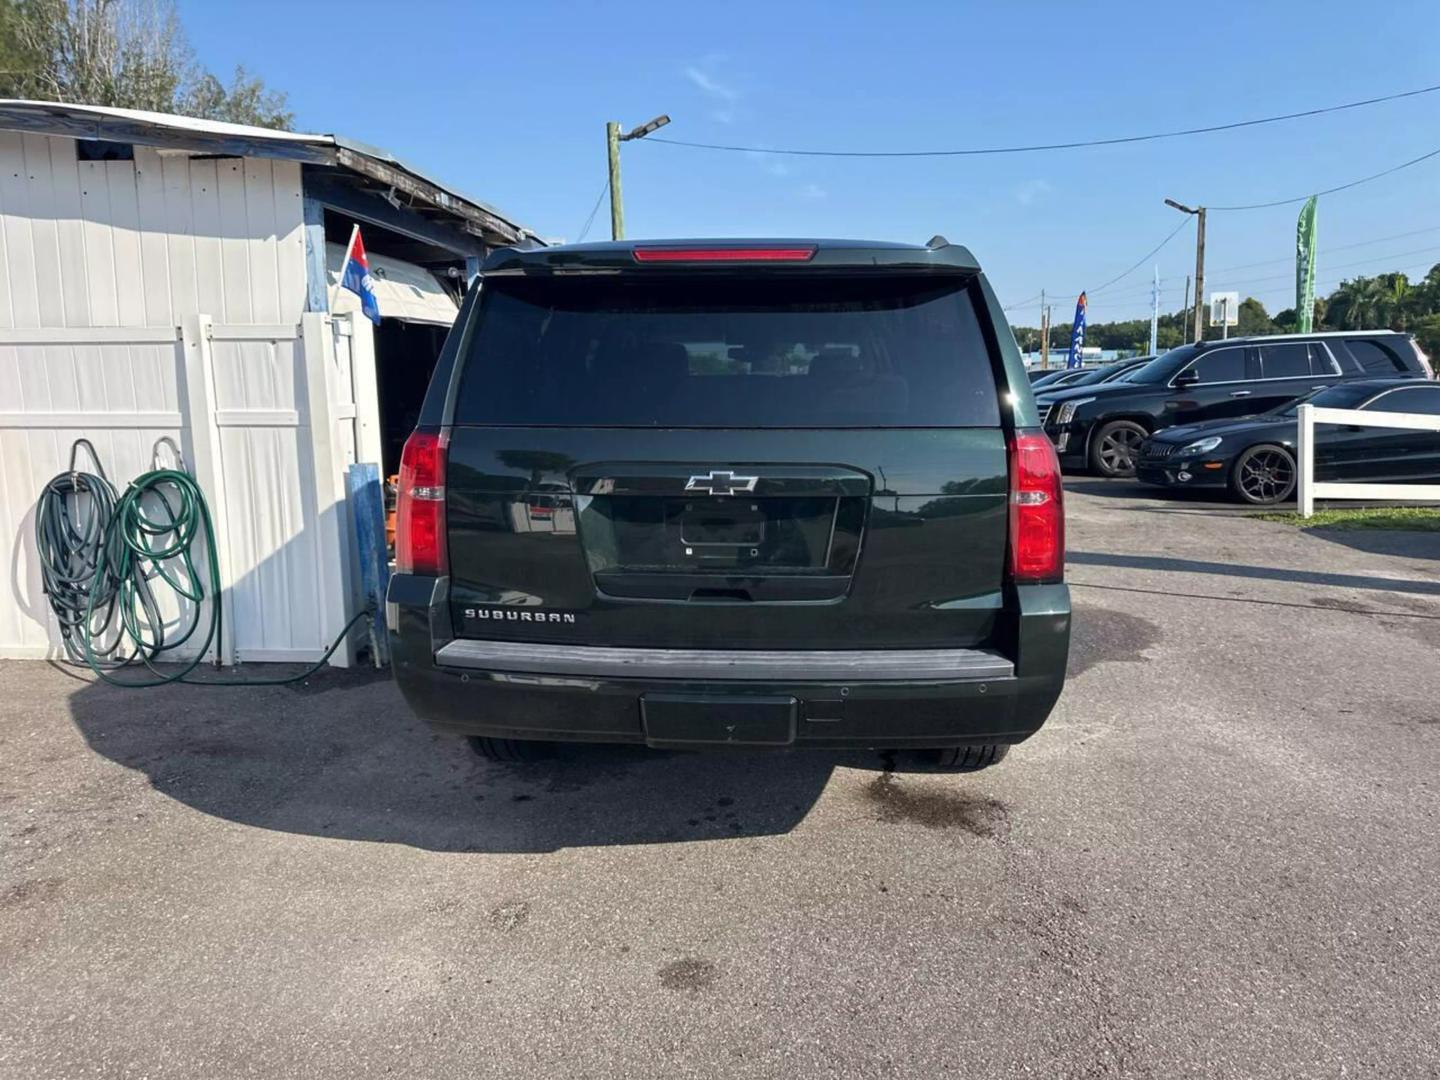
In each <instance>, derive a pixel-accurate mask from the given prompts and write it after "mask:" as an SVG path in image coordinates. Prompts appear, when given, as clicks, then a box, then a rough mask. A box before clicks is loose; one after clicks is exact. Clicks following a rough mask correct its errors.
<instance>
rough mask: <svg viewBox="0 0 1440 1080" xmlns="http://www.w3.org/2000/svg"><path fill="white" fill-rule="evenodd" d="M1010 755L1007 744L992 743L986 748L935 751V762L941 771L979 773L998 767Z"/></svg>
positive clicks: (953, 748) (957, 747)
mask: <svg viewBox="0 0 1440 1080" xmlns="http://www.w3.org/2000/svg"><path fill="white" fill-rule="evenodd" d="M1008 753H1010V744H1009V743H992V744H990V745H988V746H952V747H948V748H946V749H944V750H936V751H935V756H936V762H937V763H938V764H939V766H940V768H942V769H949V770H951V771H952V772H979V771H980V770H981V769H988V768H989V767H990V766H991V765H998V764H999V763H1000V762H1002V761H1004V760H1005V755H1006V754H1008Z"/></svg>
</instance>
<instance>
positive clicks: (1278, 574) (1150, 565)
mask: <svg viewBox="0 0 1440 1080" xmlns="http://www.w3.org/2000/svg"><path fill="white" fill-rule="evenodd" d="M1418 535H1421V536H1423V535H1424V534H1418ZM1430 542H1432V543H1435V542H1437V541H1436V539H1435V534H1433V533H1432V534H1430ZM1065 561H1066V563H1067V564H1069V565H1071V566H1111V567H1118V568H1120V569H1127V570H1159V571H1167V572H1171V573H1177V574H1215V575H1217V576H1219V577H1228V578H1248V579H1258V580H1264V581H1293V582H1299V583H1301V584H1306V585H1338V586H1341V587H1344V588H1350V589H1377V590H1379V591H1381V592H1398V593H1415V594H1418V595H1421V596H1440V580H1432V581H1423V580H1420V581H1412V580H1407V579H1404V578H1390V577H1372V576H1370V575H1368V574H1331V573H1326V572H1325V571H1323V570H1297V569H1293V568H1290V567H1284V566H1246V565H1245V564H1244V563H1220V562H1205V561H1202V560H1199V559H1176V558H1171V557H1169V556H1165V555H1122V554H1117V553H1115V552H1106V551H1067V552H1066V553H1065Z"/></svg>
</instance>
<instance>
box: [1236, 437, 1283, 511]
mask: <svg viewBox="0 0 1440 1080" xmlns="http://www.w3.org/2000/svg"><path fill="white" fill-rule="evenodd" d="M1236 481H1237V483H1238V484H1239V486H1240V490H1241V492H1242V493H1243V494H1244V495H1245V497H1246V498H1247V499H1249V500H1250V501H1251V502H1256V503H1273V502H1279V501H1280V500H1281V499H1283V498H1285V497H1286V496H1287V495H1289V494H1290V491H1291V489H1292V488H1293V487H1294V486H1295V462H1294V461H1293V460H1292V459H1291V457H1290V455H1288V454H1286V453H1285V452H1283V451H1281V450H1271V449H1260V450H1255V451H1253V452H1252V453H1250V454H1248V455H1247V456H1246V457H1245V459H1244V460H1243V461H1241V462H1240V469H1239V475H1238V476H1237V477H1236Z"/></svg>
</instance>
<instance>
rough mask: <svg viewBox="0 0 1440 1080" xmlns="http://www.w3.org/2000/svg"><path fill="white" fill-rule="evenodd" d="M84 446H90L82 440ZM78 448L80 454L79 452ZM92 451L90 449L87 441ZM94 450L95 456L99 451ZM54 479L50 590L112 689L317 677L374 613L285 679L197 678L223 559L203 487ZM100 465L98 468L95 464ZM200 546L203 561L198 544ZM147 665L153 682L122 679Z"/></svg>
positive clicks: (180, 477) (212, 633) (63, 620)
mask: <svg viewBox="0 0 1440 1080" xmlns="http://www.w3.org/2000/svg"><path fill="white" fill-rule="evenodd" d="M80 442H82V443H85V441H84V440H80ZM78 445H79V444H78V443H77V448H78ZM85 445H86V446H87V447H89V444H88V443H85ZM90 454H91V457H92V458H93V457H94V456H95V453H94V448H93V447H90ZM74 455H75V451H74V450H72V453H71V463H70V464H71V471H70V472H68V473H61V474H60V475H59V476H56V477H55V478H54V479H53V480H51V481H50V483H48V484H46V485H45V488H44V489H43V491H42V492H41V494H40V502H39V505H38V507H37V509H36V514H35V529H36V543H37V546H38V548H39V551H40V566H41V577H42V578H43V580H44V583H45V593H46V596H47V597H48V598H49V601H50V606H51V608H52V610H54V612H55V615H56V618H57V620H58V621H59V624H60V634H61V639H62V641H63V643H64V647H65V652H66V654H67V655H68V656H69V657H70V658H71V659H72V660H75V661H77V662H81V661H83V662H84V663H86V664H88V665H89V667H90V669H91V670H92V671H94V672H95V674H96V675H98V676H99V677H100V678H102V679H104V680H105V681H106V682H108V683H110V684H112V685H114V686H124V687H152V686H164V685H165V684H167V683H176V682H189V683H195V684H198V685H206V686H282V685H285V684H287V683H295V682H299V681H301V680H302V679H306V678H308V677H310V676H311V675H313V674H314V673H315V672H316V671H318V670H319V669H320V668H321V667H322V666H323V665H324V664H325V662H326V661H327V660H329V659H330V657H331V656H332V655H334V653H335V650H336V649H338V648H339V647H340V644H341V642H343V641H344V640H345V637H346V635H348V634H349V633H350V631H351V629H353V628H354V626H355V624H356V623H358V622H359V621H360V620H361V619H363V618H365V617H367V616H368V615H370V614H372V613H373V611H372V610H371V609H367V610H364V611H361V612H359V613H357V614H356V615H355V617H354V618H352V619H351V620H350V621H349V622H348V623H346V625H345V628H344V629H343V630H342V631H341V632H340V635H339V636H338V637H337V638H336V639H335V640H334V641H333V642H332V643H331V645H330V647H329V648H328V649H326V650H325V653H324V655H322V656H321V657H320V659H319V660H317V661H315V663H314V664H312V665H310V666H309V667H308V668H306V669H305V670H304V671H301V672H300V673H298V674H296V675H287V676H282V677H279V678H251V677H246V678H240V679H233V678H221V677H212V678H203V679H200V678H191V677H190V676H191V673H192V672H194V670H195V669H196V668H197V667H198V666H199V665H200V663H201V661H202V660H203V659H204V656H205V653H206V652H208V651H209V649H210V646H211V645H212V644H214V643H215V642H216V641H217V640H219V639H220V634H221V630H222V627H223V618H224V616H223V613H222V609H221V604H220V589H221V583H220V563H219V560H218V558H217V557H216V554H215V527H214V524H213V522H212V521H211V518H210V507H209V506H208V504H207V503H206V502H205V495H204V493H203V492H202V491H201V490H200V486H199V484H197V483H196V482H195V478H194V477H192V476H191V475H190V474H189V473H187V472H184V471H182V470H180V469H155V470H154V471H152V472H148V473H145V474H144V475H143V476H140V477H138V478H137V479H136V480H134V481H133V482H131V484H130V486H129V487H127V488H126V489H125V492H124V494H123V495H121V496H119V498H116V496H115V489H114V488H113V487H112V486H111V485H110V482H109V481H108V480H107V479H106V478H105V476H104V473H103V471H102V472H101V473H100V474H98V475H96V474H91V473H83V472H78V471H76V470H75V456H74ZM96 467H97V468H98V467H99V464H98V461H97V463H96ZM197 542H198V543H199V544H200V545H201V547H202V548H203V556H201V557H200V558H199V560H198V562H197V557H196V544H197ZM159 588H164V589H167V590H169V592H170V593H171V594H173V597H174V600H175V604H174V606H177V607H178V608H179V610H180V615H179V617H178V619H176V620H174V625H170V624H169V620H167V618H166V616H165V614H164V611H165V608H166V606H167V605H165V604H162V602H161V600H160V597H159V596H157V589H159ZM202 624H203V626H204V633H203V635H201V636H200V638H199V640H198V642H197V643H196V644H195V645H194V646H193V648H194V655H193V656H192V657H191V658H190V659H188V660H185V661H181V662H180V666H179V667H178V668H175V669H173V670H168V671H167V670H162V669H161V668H159V667H157V666H156V665H157V664H159V663H161V662H163V661H164V659H165V654H167V653H171V652H173V651H174V650H176V649H179V648H180V647H181V646H183V645H185V644H186V643H188V642H191V641H192V640H194V639H195V638H196V635H197V632H198V631H199V630H200V628H201V626H202ZM136 665H143V666H144V667H145V668H146V669H148V671H149V672H150V676H151V677H149V678H140V679H136V678H122V677H117V676H116V675H115V674H114V672H115V671H116V670H117V669H120V668H127V667H133V666H136Z"/></svg>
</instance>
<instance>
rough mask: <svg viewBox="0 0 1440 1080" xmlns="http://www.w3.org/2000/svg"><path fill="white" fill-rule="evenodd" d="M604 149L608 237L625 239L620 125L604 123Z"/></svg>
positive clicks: (612, 122)
mask: <svg viewBox="0 0 1440 1080" xmlns="http://www.w3.org/2000/svg"><path fill="white" fill-rule="evenodd" d="M605 151H606V154H607V155H608V156H609V158H610V239H611V240H624V239H625V204H624V200H623V199H622V198H621V196H620V125H619V124H618V123H616V122H615V121H614V120H611V121H610V122H609V123H608V124H606V125H605Z"/></svg>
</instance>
